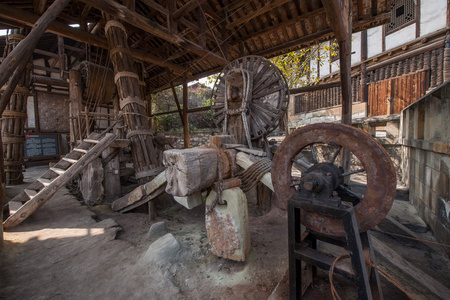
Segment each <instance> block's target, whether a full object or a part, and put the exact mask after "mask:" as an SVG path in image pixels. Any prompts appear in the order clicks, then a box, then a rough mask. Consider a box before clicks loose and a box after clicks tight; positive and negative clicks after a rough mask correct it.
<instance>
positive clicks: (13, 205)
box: [8, 201, 23, 215]
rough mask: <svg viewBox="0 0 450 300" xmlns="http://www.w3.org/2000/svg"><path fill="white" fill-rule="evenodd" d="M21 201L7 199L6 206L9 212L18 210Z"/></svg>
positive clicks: (12, 212) (13, 212)
mask: <svg viewBox="0 0 450 300" xmlns="http://www.w3.org/2000/svg"><path fill="white" fill-rule="evenodd" d="M22 205H23V204H22V202H18V201H9V202H8V207H9V214H10V215H12V214H15V213H16V211H17V210H19V208H20V207H22Z"/></svg>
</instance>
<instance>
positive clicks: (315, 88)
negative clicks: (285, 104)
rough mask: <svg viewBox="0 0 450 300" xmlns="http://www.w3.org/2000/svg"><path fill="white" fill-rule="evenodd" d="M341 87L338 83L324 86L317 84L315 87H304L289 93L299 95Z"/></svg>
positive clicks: (291, 90)
mask: <svg viewBox="0 0 450 300" xmlns="http://www.w3.org/2000/svg"><path fill="white" fill-rule="evenodd" d="M338 86H341V83H340V82H339V81H337V82H330V83H324V84H317V85H311V86H305V87H301V88H296V89H290V90H289V93H290V94H291V95H295V94H300V93H306V92H313V91H318V90H324V89H329V88H332V87H338Z"/></svg>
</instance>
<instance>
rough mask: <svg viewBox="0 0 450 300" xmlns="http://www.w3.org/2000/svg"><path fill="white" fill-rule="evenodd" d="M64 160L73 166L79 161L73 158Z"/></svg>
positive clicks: (64, 158)
mask: <svg viewBox="0 0 450 300" xmlns="http://www.w3.org/2000/svg"><path fill="white" fill-rule="evenodd" d="M62 159H63V160H65V161H67V162H70V163H71V164H74V163H76V162H77V161H78V160H77V159H73V158H67V157H63V158H62Z"/></svg>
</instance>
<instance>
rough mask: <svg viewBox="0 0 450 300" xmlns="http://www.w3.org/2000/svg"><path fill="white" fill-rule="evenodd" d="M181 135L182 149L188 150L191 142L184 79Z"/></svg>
mask: <svg viewBox="0 0 450 300" xmlns="http://www.w3.org/2000/svg"><path fill="white" fill-rule="evenodd" d="M183 133H184V148H190V147H191V142H190V137H189V118H188V85H187V80H186V79H185V80H184V82H183Z"/></svg>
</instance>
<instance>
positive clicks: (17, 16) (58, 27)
mask: <svg viewBox="0 0 450 300" xmlns="http://www.w3.org/2000/svg"><path fill="white" fill-rule="evenodd" d="M0 17H1V18H2V19H5V20H10V21H14V22H20V23H23V24H26V25H27V26H33V24H35V23H36V22H37V20H38V19H39V16H38V15H35V14H33V13H30V12H28V11H25V10H21V9H16V8H14V7H11V5H5V4H0ZM47 31H48V32H51V33H54V34H58V35H61V36H64V37H68V38H70V39H73V40H75V41H78V42H82V43H86V44H90V45H92V46H96V47H100V48H103V49H107V50H108V49H109V48H108V42H107V41H106V39H104V38H102V37H100V36H98V35H96V34H92V33H88V32H86V31H83V30H81V29H77V28H73V27H70V26H69V25H66V24H64V23H62V22H58V21H53V22H52V23H51V24H50V26H49V27H48V30H47ZM66 47H67V46H66ZM130 51H131V55H133V57H134V58H136V59H140V60H143V61H146V62H149V63H152V64H156V65H160V66H163V67H167V68H170V69H171V70H173V71H174V72H175V74H182V73H184V72H185V69H184V68H183V67H181V66H179V65H177V64H174V63H171V62H169V61H165V60H162V59H161V58H160V57H156V56H154V55H151V54H150V53H148V52H146V51H141V50H138V49H130Z"/></svg>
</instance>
